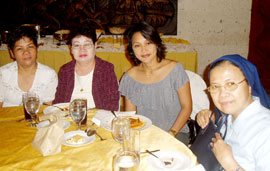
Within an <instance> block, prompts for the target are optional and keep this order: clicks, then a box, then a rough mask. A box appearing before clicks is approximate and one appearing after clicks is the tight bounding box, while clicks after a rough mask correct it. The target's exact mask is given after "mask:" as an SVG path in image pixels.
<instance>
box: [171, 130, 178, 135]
mask: <svg viewBox="0 0 270 171" xmlns="http://www.w3.org/2000/svg"><path fill="white" fill-rule="evenodd" d="M169 132H171V133H172V134H173V135H174V136H176V135H177V134H178V132H176V131H175V130H169Z"/></svg>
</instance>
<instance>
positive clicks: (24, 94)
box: [22, 93, 32, 122]
mask: <svg viewBox="0 0 270 171" xmlns="http://www.w3.org/2000/svg"><path fill="white" fill-rule="evenodd" d="M26 95H27V93H23V95H22V104H23V109H24V118H25V120H26V121H28V122H31V121H32V117H31V115H30V114H29V113H28V112H27V110H26V109H25V101H26Z"/></svg>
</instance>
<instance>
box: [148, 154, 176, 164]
mask: <svg viewBox="0 0 270 171" xmlns="http://www.w3.org/2000/svg"><path fill="white" fill-rule="evenodd" d="M145 151H146V152H147V153H149V154H151V155H152V156H154V157H156V158H157V159H159V161H160V162H161V163H163V164H164V165H165V166H168V165H171V164H172V162H170V161H163V160H161V159H160V158H159V157H158V156H156V155H155V154H154V153H152V152H151V151H149V150H145Z"/></svg>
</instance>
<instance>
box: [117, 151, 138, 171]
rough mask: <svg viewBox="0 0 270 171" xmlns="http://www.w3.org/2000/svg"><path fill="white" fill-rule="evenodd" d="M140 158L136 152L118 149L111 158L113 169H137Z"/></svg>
mask: <svg viewBox="0 0 270 171" xmlns="http://www.w3.org/2000/svg"><path fill="white" fill-rule="evenodd" d="M139 166H140V160H139V158H138V156H137V154H136V153H134V152H131V151H123V150H119V151H118V152H117V154H116V155H115V156H114V159H113V168H114V171H123V170H124V171H139Z"/></svg>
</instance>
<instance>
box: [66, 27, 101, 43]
mask: <svg viewBox="0 0 270 171" xmlns="http://www.w3.org/2000/svg"><path fill="white" fill-rule="evenodd" d="M77 36H86V37H88V38H90V39H91V40H92V41H93V43H94V44H95V43H96V41H97V35H96V29H95V28H94V27H92V26H90V25H86V24H85V25H82V26H78V27H76V28H72V29H71V30H70V34H69V43H70V45H72V39H74V38H75V37H77Z"/></svg>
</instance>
